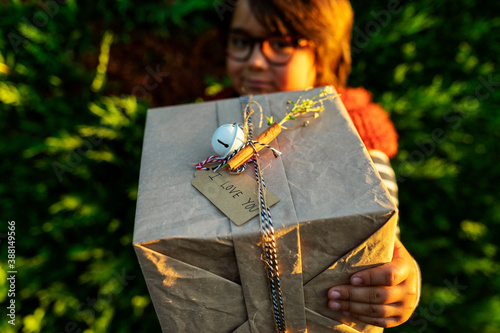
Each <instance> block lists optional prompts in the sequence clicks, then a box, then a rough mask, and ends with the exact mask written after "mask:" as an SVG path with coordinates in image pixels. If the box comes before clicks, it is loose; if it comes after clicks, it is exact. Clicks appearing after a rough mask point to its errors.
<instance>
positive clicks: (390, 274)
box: [351, 239, 414, 286]
mask: <svg viewBox="0 0 500 333" xmlns="http://www.w3.org/2000/svg"><path fill="white" fill-rule="evenodd" d="M412 269H414V264H413V258H412V257H411V255H410V253H408V251H407V250H406V248H405V247H404V246H403V244H402V243H401V241H400V240H399V239H397V240H396V243H395V244H394V254H393V258H392V262H389V263H386V264H384V265H381V266H378V267H374V268H369V269H365V270H363V271H360V272H357V273H356V274H354V275H353V276H352V277H351V284H352V285H355V286H396V285H398V284H400V283H401V282H403V281H404V280H406V279H407V278H408V275H409V274H410V270H412Z"/></svg>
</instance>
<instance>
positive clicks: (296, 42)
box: [226, 29, 311, 66]
mask: <svg viewBox="0 0 500 333" xmlns="http://www.w3.org/2000/svg"><path fill="white" fill-rule="evenodd" d="M231 34H241V35H245V36H246V38H248V41H249V43H251V44H250V45H251V47H250V48H249V51H248V54H247V55H246V56H245V57H244V58H236V57H234V56H233V55H231V54H230V53H229V49H228V45H226V56H227V57H228V58H230V59H232V60H235V61H239V62H245V61H247V60H248V59H250V57H251V56H252V53H253V51H254V49H255V44H256V43H259V49H260V53H262V55H263V56H264V58H265V59H266V61H267V62H268V63H269V64H271V65H274V66H285V65H287V64H288V63H289V62H290V60H291V59H292V57H293V55H294V53H295V51H296V50H297V49H298V48H299V47H306V46H309V45H311V44H310V41H309V40H307V39H306V38H302V37H300V38H294V37H292V36H288V35H285V36H282V35H268V36H266V37H252V36H250V35H249V34H248V33H247V32H246V31H244V30H242V29H231V30H230V31H229V33H228V37H227V43H229V36H230V35H231ZM276 37H283V38H289V41H290V42H291V43H292V47H293V52H292V53H290V56H289V58H288V59H287V60H286V61H285V62H283V63H281V62H275V61H273V60H271V59H269V58H268V56H267V55H266V54H265V53H264V50H263V46H264V42H265V41H267V40H268V39H270V38H276ZM304 42H305V44H304Z"/></svg>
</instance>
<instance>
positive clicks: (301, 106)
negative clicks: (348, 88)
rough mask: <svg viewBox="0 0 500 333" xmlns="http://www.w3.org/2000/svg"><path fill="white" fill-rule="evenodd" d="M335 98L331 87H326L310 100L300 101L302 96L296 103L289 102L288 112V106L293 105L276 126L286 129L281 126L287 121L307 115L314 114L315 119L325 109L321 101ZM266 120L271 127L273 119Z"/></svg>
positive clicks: (335, 95)
mask: <svg viewBox="0 0 500 333" xmlns="http://www.w3.org/2000/svg"><path fill="white" fill-rule="evenodd" d="M337 96H338V95H337V94H334V92H333V88H332V87H331V86H327V87H325V89H323V90H322V91H321V92H320V93H319V94H318V95H316V96H314V97H312V98H308V99H302V97H303V94H302V95H300V97H299V99H298V100H297V101H296V102H294V101H291V100H289V101H288V105H287V110H289V108H290V105H293V107H292V110H290V111H289V112H288V113H287V114H286V116H285V117H284V118H283V119H282V120H281V121H280V122H279V123H278V125H280V126H281V127H282V128H285V129H286V127H284V126H283V124H284V123H285V122H287V121H289V120H296V119H297V118H299V117H303V116H304V115H306V114H307V113H314V118H317V117H318V115H319V112H321V111H323V110H324V109H325V106H324V104H323V101H325V100H327V99H329V100H331V99H333V98H335V97H337ZM266 118H267V121H268V125H269V126H271V125H272V124H273V123H274V120H273V117H272V116H271V117H266Z"/></svg>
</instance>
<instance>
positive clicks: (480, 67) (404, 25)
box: [0, 0, 500, 333]
mask: <svg viewBox="0 0 500 333" xmlns="http://www.w3.org/2000/svg"><path fill="white" fill-rule="evenodd" d="M59 2H60V3H63V1H55V0H54V1H40V2H38V1H13V2H9V3H6V2H3V3H2V4H1V5H0V17H2V20H1V25H0V130H1V132H2V136H1V141H0V151H1V153H2V161H1V163H0V170H1V172H2V175H3V177H2V182H1V183H0V193H1V196H0V198H1V199H0V209H1V211H2V213H3V215H2V216H3V221H4V225H5V227H2V229H1V230H0V241H1V246H0V247H1V249H2V250H1V251H2V252H1V256H2V268H3V269H2V270H0V300H2V301H6V300H7V296H6V295H7V289H8V285H7V282H6V273H5V271H6V270H7V268H6V263H5V261H4V259H3V258H6V257H7V251H6V248H7V247H6V246H5V245H6V243H7V239H6V238H5V237H3V236H5V234H6V232H7V228H6V222H7V221H9V220H15V221H16V251H17V252H16V253H17V257H16V268H17V270H18V274H17V281H16V283H17V288H18V289H17V290H16V301H17V303H16V306H17V309H16V313H17V316H16V323H17V325H16V326H15V327H13V326H12V325H9V324H8V323H6V321H5V320H2V321H0V331H2V332H14V331H19V332H42V331H43V332H45V331H54V332H73V331H74V332H78V331H79V330H81V332H86V333H89V332H159V331H160V328H159V324H158V320H157V319H156V315H155V312H154V310H153V307H152V304H151V301H150V298H149V295H148V292H147V289H146V286H145V283H144V280H143V277H142V273H141V271H140V269H139V265H138V262H137V259H136V256H135V254H134V253H133V249H132V246H131V243H132V232H133V221H134V212H135V199H136V195H137V182H138V175H139V164H140V154H141V146H142V136H143V130H144V120H145V113H146V109H147V107H148V106H150V105H151V104H153V105H156V104H157V103H158V101H162V100H163V99H162V97H163V96H164V95H172V94H174V93H178V91H174V92H172V91H173V90H172V91H170V90H165V89H164V88H162V87H165V86H168V85H169V84H171V81H174V80H173V79H170V80H163V81H161V80H160V79H158V80H157V83H159V85H158V88H154V89H151V91H149V90H148V94H150V95H151V96H152V99H144V98H140V96H137V95H135V96H134V95H133V94H131V91H134V90H133V88H134V87H137V86H141V84H142V86H144V83H143V82H144V77H146V75H147V74H148V71H146V70H143V71H142V72H141V73H139V74H137V76H138V80H136V81H133V82H134V83H131V85H129V86H124V84H125V83H127V81H128V77H127V79H125V77H126V76H119V74H121V73H122V72H123V75H125V74H126V73H128V72H127V71H128V70H129V69H128V68H127V67H126V66H124V67H121V66H122V65H123V64H122V63H120V62H116V58H114V57H116V54H119V53H117V51H116V50H117V49H119V48H122V49H124V50H125V51H127V52H128V51H130V49H133V47H134V46H135V45H136V44H134V43H136V42H137V39H138V37H137V36H139V37H140V38H139V39H144V40H146V41H147V40H148V38H150V37H153V38H154V40H155V41H156V42H157V43H158V44H164V45H165V47H166V50H168V51H172V48H174V46H175V47H177V46H181V47H186V45H188V44H187V43H189V42H192V41H193V40H195V41H198V42H199V41H200V40H202V39H203V38H204V36H205V32H206V31H208V30H210V29H211V28H213V27H215V26H218V25H220V21H219V16H218V13H217V12H216V9H215V7H214V2H212V1H203V0H186V1H184V0H183V1H167V2H162V3H161V4H160V3H159V2H157V1H151V0H146V1H142V2H141V3H140V4H139V3H137V2H132V1H130V0H121V1H97V2H84V1H77V0H68V1H67V3H66V4H64V5H63V4H59ZM393 3H395V2H380V1H375V0H367V1H363V2H353V6H354V9H355V12H356V13H357V16H356V29H355V30H354V35H353V37H354V38H353V64H354V66H353V71H352V75H351V80H350V85H351V86H359V85H363V86H365V87H366V88H368V89H369V90H371V91H372V92H373V94H374V96H375V100H376V101H377V102H380V103H381V104H382V105H383V106H384V108H385V109H387V110H388V111H389V112H390V114H391V118H392V119H393V120H394V122H395V124H396V127H397V129H398V131H399V133H400V149H399V154H398V156H397V157H396V159H395V160H394V161H393V163H394V168H395V170H396V173H397V175H398V179H399V184H400V202H401V229H402V239H403V242H404V244H405V245H406V246H407V247H408V249H409V250H410V252H411V253H412V254H414V256H415V257H416V259H417V261H418V262H419V263H420V266H421V269H422V274H423V290H422V299H421V303H420V306H419V308H418V309H417V311H416V314H415V316H414V318H412V319H411V320H410V321H409V322H408V323H406V324H404V325H403V326H401V327H398V328H394V329H389V330H388V331H393V332H424V331H425V332H429V333H430V332H498V331H500V299H499V297H498V296H497V295H498V294H499V291H500V278H499V276H500V274H499V273H500V265H499V264H498V262H499V260H498V258H499V249H498V245H497V244H496V242H495V240H496V239H495V237H496V236H495V235H498V234H499V233H500V230H499V229H500V205H498V203H497V202H498V198H499V197H500V196H499V194H500V193H499V189H498V186H497V185H496V184H497V183H498V181H499V180H500V169H499V168H497V167H496V162H497V161H496V157H497V156H498V154H499V148H498V142H499V141H500V140H499V139H500V126H499V125H500V117H499V116H498V111H497V106H498V105H499V103H500V93H499V90H500V83H499V82H500V75H499V73H498V68H499V63H498V54H500V44H499V43H498V36H500V19H499V18H498V16H495V15H497V13H498V12H500V6H499V4H498V3H496V2H488V1H485V0H480V1H472V0H460V1H458V2H457V1H452V0H441V1H437V2H436V1H431V0H420V1H418V2H417V1H403V2H401V3H400V6H399V7H398V6H392V5H391V4H393ZM43 4H51V7H44V5H43ZM375 23H376V24H375ZM377 24H378V25H377ZM363 35H364V36H363ZM198 38H200V39H198ZM179 40H180V42H179ZM167 41H168V42H167ZM174 41H175V43H174ZM193 44H194V45H196V43H193ZM128 45H132V46H131V48H127V47H128ZM170 45H174V46H170ZM214 48H215V47H214ZM161 50H164V49H161ZM125 51H124V53H125V54H126V55H127V56H129V55H130V54H129V53H126V52H125ZM181 51H183V50H179V52H181ZM195 51H196V49H194V51H193V49H192V48H186V50H185V51H184V54H183V57H184V58H193V59H194V60H193V63H196V62H197V61H199V60H200V59H201V58H203V57H204V56H205V55H206V54H207V53H210V52H212V51H211V49H209V48H204V49H202V51H199V52H198V51H196V52H195ZM157 52H158V53H161V51H157ZM197 52H198V53H197ZM142 53H143V54H142V56H143V63H144V65H143V66H140V67H141V68H142V69H143V68H144V67H146V66H148V65H149V66H150V68H155V67H154V66H156V64H158V63H159V62H161V59H163V58H161V56H158V54H156V53H152V51H150V50H149V49H148V50H147V51H144V52H142ZM196 55H198V58H196ZM130 56H131V55H130ZM220 56H222V55H220ZM178 57H179V56H177V58H178ZM177 58H175V57H172V58H168V59H169V62H167V64H166V65H167V66H168V69H169V71H170V72H169V73H172V76H173V73H174V69H175V68H176V67H179V65H178V63H176V62H175V61H174V60H175V59H177ZM172 59H174V60H172ZM157 60H158V61H157ZM155 61H156V62H155ZM113 66H115V67H114V68H117V66H118V68H119V69H118V70H115V71H114V72H113V73H118V74H113V75H114V76H113V75H110V74H109V71H110V70H111V68H112V67H113ZM211 70H212V71H213V72H209V71H207V72H197V70H196V71H195V74H196V75H197V77H199V81H203V80H204V78H207V79H206V80H207V85H208V86H210V87H212V88H210V89H208V91H209V92H210V94H212V93H215V92H217V91H219V90H220V82H226V81H227V80H226V79H224V78H223V77H222V76H220V75H218V74H214V73H215V71H216V70H217V68H212V69H211ZM222 71H223V68H222ZM220 72H221V71H219V72H217V73H220ZM180 73H181V74H182V76H186V75H187V73H188V71H183V72H180ZM117 75H118V76H117ZM153 83H154V82H153ZM147 84H149V85H152V83H151V80H150V81H147ZM193 84H194V83H193ZM168 87H170V86H168ZM188 89H189V85H185V87H184V90H188ZM203 89H204V88H203ZM202 93H203V90H199V89H198V90H196V89H194V88H193V89H192V90H191V91H188V92H187V95H189V94H190V95H189V96H190V101H194V100H195V98H196V97H199V96H201V95H202ZM187 95H184V97H182V99H177V102H180V101H184V100H186V99H187V97H185V96H187ZM176 98H177V97H175V96H174V97H173V98H172V100H175V99H176ZM148 101H149V102H148ZM155 103H156V104H155ZM165 167H167V166H165Z"/></svg>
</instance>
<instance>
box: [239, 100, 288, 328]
mask: <svg viewBox="0 0 500 333" xmlns="http://www.w3.org/2000/svg"><path fill="white" fill-rule="evenodd" d="M248 100H249V97H248V96H247V95H245V96H244V97H243V98H242V97H240V101H241V102H242V108H243V110H244V114H245V119H247V121H248V124H249V126H248V141H247V142H249V145H251V146H252V148H253V150H254V159H253V164H254V168H255V178H256V180H257V185H258V186H259V197H260V206H259V211H260V214H259V216H260V231H261V237H262V240H263V243H264V253H265V256H266V264H267V274H268V279H269V289H270V292H271V301H272V303H273V309H274V321H275V324H276V329H277V331H278V332H279V333H283V332H285V331H286V323H285V311H284V307H283V294H282V292H281V285H280V277H279V266H278V252H277V246H276V238H275V237H274V227H273V221H272V218H271V210H270V209H269V206H268V205H267V201H266V194H265V193H266V183H265V182H264V178H263V176H262V171H261V169H260V164H259V159H258V156H259V155H258V153H257V149H256V148H255V143H254V141H252V136H253V133H252V132H253V131H252V117H251V116H250V114H251V110H250V105H251V103H249V101H248ZM259 144H260V143H259ZM265 146H267V145H265ZM269 148H271V147H269ZM271 149H272V148H271ZM274 152H275V150H273V153H274ZM275 156H276V155H275ZM243 166H244V165H243Z"/></svg>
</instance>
